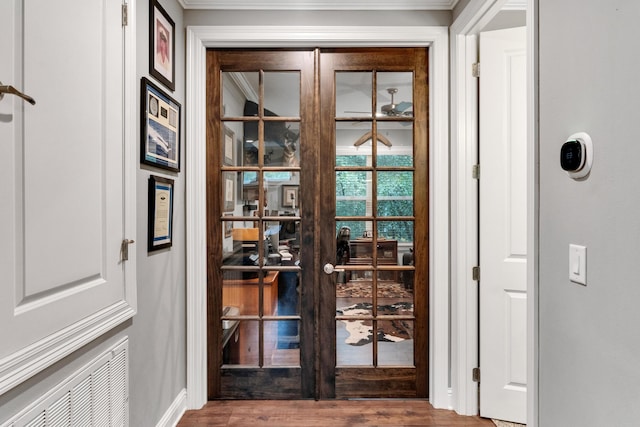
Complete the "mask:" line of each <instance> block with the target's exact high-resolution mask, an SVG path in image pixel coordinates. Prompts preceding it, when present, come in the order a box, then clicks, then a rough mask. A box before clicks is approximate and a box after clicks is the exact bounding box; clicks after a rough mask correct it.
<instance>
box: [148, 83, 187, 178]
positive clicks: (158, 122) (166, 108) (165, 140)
mask: <svg viewBox="0 0 640 427" xmlns="http://www.w3.org/2000/svg"><path fill="white" fill-rule="evenodd" d="M141 86H142V108H141V111H142V123H141V126H140V129H141V130H142V135H141V142H140V146H141V147H140V148H141V152H140V161H141V162H142V163H144V164H147V165H150V166H156V167H159V168H163V169H168V170H170V171H174V172H179V171H180V107H181V106H180V104H178V102H176V101H175V100H174V99H173V98H171V97H169V96H168V95H167V94H166V93H164V92H163V91H162V90H161V89H160V88H159V87H158V86H156V85H155V84H153V83H152V82H151V81H150V80H149V79H146V78H144V77H143V78H142V83H141Z"/></svg>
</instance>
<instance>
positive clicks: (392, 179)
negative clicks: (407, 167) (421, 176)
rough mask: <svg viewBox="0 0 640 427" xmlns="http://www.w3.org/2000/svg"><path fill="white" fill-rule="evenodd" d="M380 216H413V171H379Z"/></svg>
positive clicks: (378, 198)
mask: <svg viewBox="0 0 640 427" xmlns="http://www.w3.org/2000/svg"><path fill="white" fill-rule="evenodd" d="M377 200H378V216H380V217H384V216H413V172H401V171H393V172H378V194H377Z"/></svg>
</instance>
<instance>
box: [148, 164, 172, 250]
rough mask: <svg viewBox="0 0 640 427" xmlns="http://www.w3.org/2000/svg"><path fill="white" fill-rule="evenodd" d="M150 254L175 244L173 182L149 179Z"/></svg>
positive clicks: (163, 179) (156, 178) (154, 178)
mask: <svg viewBox="0 0 640 427" xmlns="http://www.w3.org/2000/svg"><path fill="white" fill-rule="evenodd" d="M147 235H148V238H147V250H148V251H149V252H152V251H157V250H159V249H164V248H168V247H170V246H171V244H172V243H173V180H172V179H168V178H162V177H159V176H153V175H151V176H150V177H149V229H148V233H147Z"/></svg>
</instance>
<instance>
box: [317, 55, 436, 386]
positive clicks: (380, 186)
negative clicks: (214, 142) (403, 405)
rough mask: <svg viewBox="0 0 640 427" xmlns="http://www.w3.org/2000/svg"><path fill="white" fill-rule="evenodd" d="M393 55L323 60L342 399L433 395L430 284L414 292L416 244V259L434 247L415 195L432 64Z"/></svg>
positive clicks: (336, 368)
mask: <svg viewBox="0 0 640 427" xmlns="http://www.w3.org/2000/svg"><path fill="white" fill-rule="evenodd" d="M387 53H389V50H384V49H381V50H376V51H375V53H373V52H358V51H355V52H340V51H337V52H330V53H327V54H325V55H322V56H321V64H322V66H323V69H322V73H321V74H322V76H321V78H322V100H323V101H324V102H323V105H332V106H334V109H333V111H331V112H327V111H324V112H323V113H324V116H323V118H324V119H323V130H327V128H328V127H331V131H328V132H326V136H327V139H330V141H324V142H323V146H326V147H333V148H334V152H333V153H330V154H329V153H328V152H327V153H326V155H327V156H329V155H331V156H332V161H327V162H326V163H325V167H327V169H328V168H331V173H332V174H333V175H334V179H333V183H334V184H335V185H334V188H333V191H334V193H333V194H332V200H333V203H334V206H335V211H334V214H333V216H332V222H331V225H330V227H331V230H332V232H333V233H334V236H335V256H334V258H333V259H332V262H333V263H334V265H335V269H334V271H335V272H333V273H331V274H330V275H329V276H331V279H329V280H328V281H327V284H326V285H325V287H326V288H330V289H332V290H333V292H331V294H328V293H327V296H326V299H327V301H326V304H327V307H329V306H330V303H329V301H328V298H332V301H331V305H332V306H333V307H335V308H334V310H333V312H332V313H331V317H332V324H331V326H330V327H331V328H332V329H333V331H335V332H334V335H333V336H332V337H331V339H332V340H333V341H334V346H335V355H333V359H332V363H333V366H332V367H331V368H329V367H328V366H327V369H332V370H333V372H334V376H335V386H334V387H335V388H334V390H335V395H336V397H418V396H421V395H424V394H426V389H425V388H424V387H422V386H421V385H420V384H419V382H420V381H419V380H418V378H419V376H420V375H425V374H426V366H425V361H426V358H427V355H426V354H424V353H423V349H424V348H425V347H424V346H425V344H424V340H425V338H426V330H425V326H426V325H425V324H424V319H425V311H426V307H427V304H426V299H425V297H426V281H422V282H420V283H419V286H417V287H416V270H417V268H416V263H415V262H414V257H415V254H416V241H417V242H418V253H420V254H423V255H424V251H425V249H426V248H425V246H424V241H425V240H426V228H425V226H426V222H425V220H424V217H423V216H422V213H424V212H425V206H426V203H427V201H426V198H424V199H417V197H418V195H419V194H420V193H418V192H416V191H415V189H416V188H417V185H418V183H420V185H421V186H423V188H426V184H427V183H426V171H425V170H424V163H423V160H422V159H423V158H424V156H425V154H426V149H427V145H426V140H424V139H421V138H422V137H423V136H424V135H425V133H424V132H425V121H424V118H425V115H426V103H425V100H424V98H422V96H423V94H424V92H419V91H417V90H416V81H422V82H424V81H426V79H425V80H420V79H419V78H418V76H420V78H423V77H424V76H425V75H424V74H423V73H425V70H424V69H423V67H424V66H425V65H426V62H425V64H423V67H419V69H416V63H417V62H418V61H416V60H415V53H416V51H415V50H412V49H408V50H406V51H403V53H399V52H397V51H394V52H393V53H391V55H390V56H389V55H387ZM402 54H404V55H405V56H404V57H403V56H402ZM329 76H330V77H332V78H333V80H332V81H331V80H329ZM327 86H328V88H327ZM416 93H419V96H418V97H419V99H418V100H416ZM329 97H332V98H333V100H331V101H329ZM416 101H418V102H416ZM416 152H417V154H416ZM323 157H324V156H323ZM416 159H418V161H417V160H416ZM418 165H421V166H422V167H423V170H419V168H418ZM416 204H417V205H418V206H419V208H418V209H417V208H416ZM417 212H420V215H418V214H417ZM326 236H327V238H328V235H326ZM417 236H418V238H417ZM421 265H424V264H421ZM329 270H331V269H329ZM420 277H421V278H423V279H424V278H425V276H424V270H421V271H420ZM323 288H324V287H323ZM325 315H326V316H329V315H330V313H329V311H328V310H327V311H326V312H325ZM323 324H324V325H326V326H327V327H329V323H328V321H326V323H323ZM418 371H420V373H418ZM425 376H426V375H425Z"/></svg>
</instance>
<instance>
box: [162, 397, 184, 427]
mask: <svg viewBox="0 0 640 427" xmlns="http://www.w3.org/2000/svg"><path fill="white" fill-rule="evenodd" d="M186 410H187V390H186V389H184V388H183V389H182V390H180V393H178V395H177V396H176V398H175V399H174V400H173V402H171V406H169V408H167V411H166V412H165V413H164V415H163V416H162V418H160V421H158V424H156V427H175V426H176V425H178V421H180V418H182V416H183V415H184V412H185V411H186Z"/></svg>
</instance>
